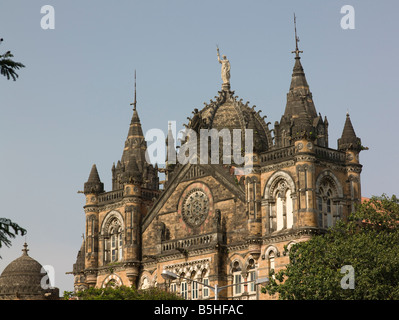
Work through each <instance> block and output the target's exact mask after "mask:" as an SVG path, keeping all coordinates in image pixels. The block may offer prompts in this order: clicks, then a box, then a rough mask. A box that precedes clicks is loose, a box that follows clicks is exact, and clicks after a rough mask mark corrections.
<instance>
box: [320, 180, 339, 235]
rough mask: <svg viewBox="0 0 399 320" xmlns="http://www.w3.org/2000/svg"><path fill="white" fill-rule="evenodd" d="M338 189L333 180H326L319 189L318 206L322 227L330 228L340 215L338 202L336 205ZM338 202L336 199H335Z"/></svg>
mask: <svg viewBox="0 0 399 320" xmlns="http://www.w3.org/2000/svg"><path fill="white" fill-rule="evenodd" d="M336 197H337V191H336V188H335V186H334V185H333V183H332V182H331V181H328V180H325V181H323V183H322V184H321V186H320V187H319V189H318V198H317V204H318V205H317V207H318V224H319V227H320V228H330V227H332V226H333V225H334V224H335V221H336V217H338V216H339V206H338V203H337V204H336V205H334V199H335V198H336ZM335 202H336V201H335Z"/></svg>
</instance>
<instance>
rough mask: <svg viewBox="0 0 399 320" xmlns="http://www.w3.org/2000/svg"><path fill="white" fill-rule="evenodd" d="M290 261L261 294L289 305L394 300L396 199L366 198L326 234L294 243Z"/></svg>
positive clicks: (397, 278)
mask: <svg viewBox="0 0 399 320" xmlns="http://www.w3.org/2000/svg"><path fill="white" fill-rule="evenodd" d="M289 257H290V263H289V264H288V265H287V266H286V268H285V269H282V270H280V271H279V272H278V273H276V274H274V273H273V271H272V272H271V274H270V283H269V284H268V285H267V286H265V287H263V288H262V292H264V293H266V292H267V293H269V294H276V293H277V294H278V295H279V299H289V300H291V299H293V300H294V299H296V300H301V299H313V300H388V299H399V201H398V199H397V198H396V197H395V196H392V197H391V198H389V197H387V196H386V195H382V196H381V197H373V198H371V199H370V200H369V201H366V202H364V203H362V204H360V205H359V206H358V207H357V209H356V211H355V212H354V213H352V214H351V215H350V216H349V217H348V219H347V220H346V221H339V222H338V223H337V224H336V226H335V227H333V228H330V229H329V230H328V231H327V232H326V233H325V234H323V235H318V236H314V237H313V238H312V239H310V240H309V241H306V242H301V243H298V244H295V245H294V246H293V247H292V248H291V250H290V252H289ZM346 265H349V266H351V267H353V270H354V289H350V288H347V289H344V287H345V286H341V281H343V280H344V279H343V278H344V276H346V275H345V274H343V273H341V270H342V267H343V266H346ZM345 280H346V279H345Z"/></svg>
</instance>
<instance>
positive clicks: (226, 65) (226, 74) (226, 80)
mask: <svg viewBox="0 0 399 320" xmlns="http://www.w3.org/2000/svg"><path fill="white" fill-rule="evenodd" d="M216 50H217V55H218V61H219V63H220V64H221V65H222V80H223V84H230V62H229V60H227V57H226V56H225V55H223V56H222V57H223V59H220V54H219V47H217V46H216Z"/></svg>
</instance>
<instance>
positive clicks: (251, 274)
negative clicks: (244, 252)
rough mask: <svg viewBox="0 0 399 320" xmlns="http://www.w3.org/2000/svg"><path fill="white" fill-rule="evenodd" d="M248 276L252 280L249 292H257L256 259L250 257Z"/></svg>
mask: <svg viewBox="0 0 399 320" xmlns="http://www.w3.org/2000/svg"><path fill="white" fill-rule="evenodd" d="M247 272H248V277H247V281H252V282H249V283H248V293H250V294H251V293H255V292H256V284H255V280H256V271H255V260H254V259H249V261H248V266H247Z"/></svg>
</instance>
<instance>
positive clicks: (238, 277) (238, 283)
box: [232, 261, 243, 296]
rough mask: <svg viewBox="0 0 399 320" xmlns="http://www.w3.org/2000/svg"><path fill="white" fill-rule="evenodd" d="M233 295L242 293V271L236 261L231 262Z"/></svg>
mask: <svg viewBox="0 0 399 320" xmlns="http://www.w3.org/2000/svg"><path fill="white" fill-rule="evenodd" d="M232 272H233V285H234V286H233V295H234V296H238V295H241V294H242V291H243V290H242V282H243V281H242V272H241V267H240V264H239V262H238V261H234V263H233V269H232Z"/></svg>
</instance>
